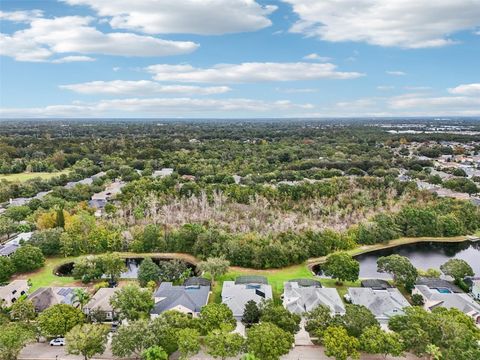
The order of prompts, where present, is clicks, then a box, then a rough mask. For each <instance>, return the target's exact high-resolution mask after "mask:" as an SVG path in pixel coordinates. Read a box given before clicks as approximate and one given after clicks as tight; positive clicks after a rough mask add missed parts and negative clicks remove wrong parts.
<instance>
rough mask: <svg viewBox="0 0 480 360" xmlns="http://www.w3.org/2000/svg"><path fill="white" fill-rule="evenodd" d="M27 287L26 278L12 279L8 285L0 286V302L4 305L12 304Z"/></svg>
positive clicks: (25, 291)
mask: <svg viewBox="0 0 480 360" xmlns="http://www.w3.org/2000/svg"><path fill="white" fill-rule="evenodd" d="M29 288H30V286H29V285H28V281H27V280H14V281H12V282H11V283H9V284H8V285H5V286H0V304H1V305H2V306H5V307H10V306H12V304H13V303H14V302H15V301H17V300H18V298H19V297H20V296H22V295H25V294H26V293H27V291H28V289H29Z"/></svg>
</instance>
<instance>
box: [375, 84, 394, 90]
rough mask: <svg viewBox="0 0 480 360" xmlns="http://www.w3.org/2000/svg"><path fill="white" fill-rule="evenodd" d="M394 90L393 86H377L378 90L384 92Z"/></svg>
mask: <svg viewBox="0 0 480 360" xmlns="http://www.w3.org/2000/svg"><path fill="white" fill-rule="evenodd" d="M393 89H395V86H392V85H379V86H377V90H382V91H386V90H393Z"/></svg>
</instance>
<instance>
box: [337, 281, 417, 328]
mask: <svg viewBox="0 0 480 360" xmlns="http://www.w3.org/2000/svg"><path fill="white" fill-rule="evenodd" d="M346 298H347V299H348V300H350V301H351V302H352V304H355V305H363V306H365V307H366V308H367V309H369V310H370V311H371V312H372V313H373V315H375V317H376V319H377V320H378V322H379V323H380V324H381V325H386V324H387V323H388V320H389V319H390V318H391V317H392V316H394V315H399V314H403V308H405V307H407V306H410V304H409V303H408V301H407V299H405V297H404V296H403V295H402V293H401V292H400V291H399V290H398V289H397V288H387V289H381V290H376V289H373V288H368V287H361V288H353V287H352V288H348V292H347V295H346Z"/></svg>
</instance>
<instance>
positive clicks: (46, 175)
mask: <svg viewBox="0 0 480 360" xmlns="http://www.w3.org/2000/svg"><path fill="white" fill-rule="evenodd" d="M68 171H69V170H67V169H65V170H62V171H54V172H23V173H19V174H8V175H0V181H1V180H7V181H13V182H17V181H19V182H24V181H28V180H31V179H36V178H40V179H42V180H48V179H51V178H53V177H55V176H60V175H62V174H68Z"/></svg>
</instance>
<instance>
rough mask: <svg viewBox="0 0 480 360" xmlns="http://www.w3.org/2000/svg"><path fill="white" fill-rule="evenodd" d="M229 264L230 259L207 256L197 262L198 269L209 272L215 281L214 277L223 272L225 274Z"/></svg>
mask: <svg viewBox="0 0 480 360" xmlns="http://www.w3.org/2000/svg"><path fill="white" fill-rule="evenodd" d="M229 266H230V261H228V260H225V259H224V258H221V257H220V258H215V257H211V258H208V259H207V260H206V261H202V262H200V263H199V264H198V269H199V270H200V271H201V272H205V273H209V274H210V276H211V277H212V281H213V282H215V279H216V278H217V277H219V276H221V275H223V274H226V273H227V271H228V267H229Z"/></svg>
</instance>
